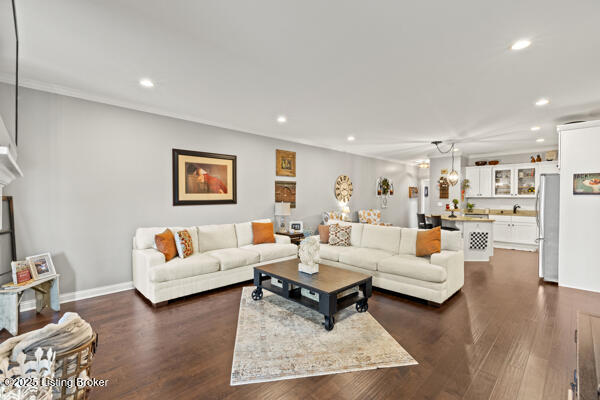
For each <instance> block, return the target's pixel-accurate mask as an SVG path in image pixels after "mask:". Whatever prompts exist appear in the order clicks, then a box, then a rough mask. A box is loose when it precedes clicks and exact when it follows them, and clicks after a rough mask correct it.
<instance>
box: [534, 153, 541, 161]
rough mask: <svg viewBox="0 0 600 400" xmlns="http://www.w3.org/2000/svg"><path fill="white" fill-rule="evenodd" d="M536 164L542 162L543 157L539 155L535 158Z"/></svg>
mask: <svg viewBox="0 0 600 400" xmlns="http://www.w3.org/2000/svg"><path fill="white" fill-rule="evenodd" d="M535 162H542V157H541V156H540V155H539V154H538V155H537V157H536V158H535Z"/></svg>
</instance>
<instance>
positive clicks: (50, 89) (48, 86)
mask: <svg viewBox="0 0 600 400" xmlns="http://www.w3.org/2000/svg"><path fill="white" fill-rule="evenodd" d="M0 82H4V83H7V84H9V85H14V78H12V79H11V78H10V75H8V74H6V73H2V72H0ZM19 87H26V88H28V89H33V90H39V91H41V92H47V93H53V94H58V95H61V96H67V97H74V98H77V99H82V100H87V101H92V102H95V103H102V104H108V105H111V106H115V107H121V108H127V109H130V110H135V111H141V112H145V113H149V114H155V115H161V116H163V117H169V118H174V119H180V120H184V121H189V122H195V123H198V124H203V125H209V126H214V127H217V128H223V129H228V130H232V131H237V132H241V133H246V134H249V135H257V136H263V137H268V138H270V139H276V140H283V141H286V142H291V143H299V144H302V145H305V146H312V147H319V148H322V149H327V150H333V151H338V152H341V153H348V154H353V155H357V156H361V157H366V158H371V159H375V160H381V161H388V162H393V163H396V164H401V165H407V166H411V165H412V164H411V163H410V162H409V161H401V160H394V159H390V158H385V157H376V156H373V155H369V154H364V153H360V152H354V151H348V150H346V149H341V148H337V147H335V146H325V145H322V144H318V143H314V142H312V141H310V140H303V139H288V138H285V139H282V138H280V137H277V136H271V135H268V134H265V133H262V132H256V131H253V130H250V129H245V128H241V127H239V126H235V125H228V124H222V123H218V122H214V121H210V120H206V119H203V118H198V117H195V116H193V115H189V114H182V113H177V112H173V111H168V110H164V109H162V108H157V107H151V106H147V105H144V104H140V103H136V102H130V101H123V100H117V99H114V98H112V97H106V96H100V95H97V94H92V93H88V92H85V91H82V90H79V89H73V88H70V87H67V86H62V85H55V84H52V83H46V82H42V81H38V80H34V79H20V80H19Z"/></svg>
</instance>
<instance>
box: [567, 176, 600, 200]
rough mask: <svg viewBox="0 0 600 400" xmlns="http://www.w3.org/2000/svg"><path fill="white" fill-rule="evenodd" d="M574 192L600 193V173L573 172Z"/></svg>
mask: <svg viewBox="0 0 600 400" xmlns="http://www.w3.org/2000/svg"><path fill="white" fill-rule="evenodd" d="M573 194H596V195H600V173H592V174H573Z"/></svg>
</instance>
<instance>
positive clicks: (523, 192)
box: [514, 164, 538, 197]
mask: <svg viewBox="0 0 600 400" xmlns="http://www.w3.org/2000/svg"><path fill="white" fill-rule="evenodd" d="M537 181H538V179H537V169H536V167H535V165H531V164H529V165H527V166H520V167H516V168H515V191H514V192H515V196H519V197H535V190H536V186H537Z"/></svg>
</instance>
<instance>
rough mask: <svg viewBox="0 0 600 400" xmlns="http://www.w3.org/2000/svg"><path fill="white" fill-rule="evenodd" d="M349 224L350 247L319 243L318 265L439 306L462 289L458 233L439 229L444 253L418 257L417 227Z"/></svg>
mask: <svg viewBox="0 0 600 400" xmlns="http://www.w3.org/2000/svg"><path fill="white" fill-rule="evenodd" d="M332 223H340V224H342V225H351V226H352V231H351V238H350V244H351V246H345V247H343V246H331V245H329V244H324V243H321V250H320V258H321V263H323V264H328V265H333V266H336V267H341V268H345V269H349V270H352V271H358V272H362V273H367V274H369V275H372V276H373V286H376V287H379V288H382V289H387V290H391V291H394V292H397V293H403V294H406V295H409V296H414V297H418V298H421V299H425V300H428V301H429V302H431V303H434V304H441V303H443V302H444V301H446V300H447V299H448V298H449V297H450V296H452V295H453V294H454V293H456V292H457V291H459V290H460V289H461V288H462V286H463V284H464V253H463V242H462V237H461V233H460V232H459V231H457V232H451V231H444V230H442V233H441V235H442V237H441V239H442V243H441V246H442V251H441V252H440V253H435V254H433V255H431V256H430V257H417V256H416V241H417V232H418V229H416V228H399V227H392V226H378V225H370V224H358V223H344V222H340V221H333V222H332Z"/></svg>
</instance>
